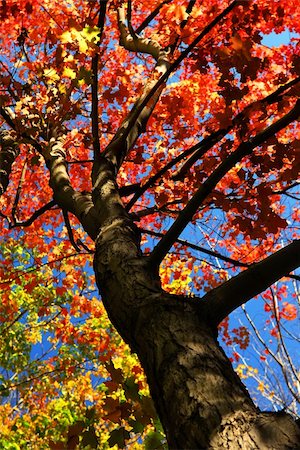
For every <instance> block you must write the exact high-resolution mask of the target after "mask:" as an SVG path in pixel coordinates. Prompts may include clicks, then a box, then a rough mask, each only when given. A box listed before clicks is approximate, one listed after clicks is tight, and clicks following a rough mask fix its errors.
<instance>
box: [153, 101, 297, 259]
mask: <svg viewBox="0 0 300 450" xmlns="http://www.w3.org/2000/svg"><path fill="white" fill-rule="evenodd" d="M299 114H300V100H297V102H296V105H295V106H294V108H293V109H292V110H291V111H290V112H289V113H287V114H286V115H285V116H283V117H282V118H281V119H279V120H277V121H276V122H275V123H273V124H272V125H270V126H269V127H267V128H266V129H265V130H263V131H261V132H260V133H258V134H257V135H256V136H254V137H253V138H250V139H249V140H248V141H247V142H242V143H241V144H240V145H239V146H238V147H237V149H236V150H235V151H234V152H233V153H232V154H231V155H229V156H228V157H227V158H226V159H225V160H224V161H223V162H222V163H221V164H220V165H219V166H218V167H217V169H216V170H215V171H214V172H213V173H212V174H211V175H210V176H209V177H208V178H207V180H206V181H205V182H204V183H203V184H202V186H200V188H199V189H198V191H196V193H195V194H194V195H193V197H192V198H191V199H190V201H189V202H188V203H187V205H186V207H185V208H184V209H183V210H182V211H181V213H180V214H179V215H178V217H177V219H176V220H175V221H174V223H173V225H172V226H171V227H170V229H169V230H168V231H167V233H166V234H165V236H164V237H163V239H161V240H160V242H159V243H158V244H157V246H156V247H155V248H154V249H153V251H152V254H151V256H150V262H151V263H152V264H153V265H159V264H160V263H161V261H162V260H163V258H164V257H165V256H166V254H167V253H168V251H169V250H170V248H171V247H172V245H173V243H174V242H175V241H176V240H177V239H178V237H179V236H180V234H181V233H182V231H183V230H184V229H185V227H186V226H187V224H188V223H189V222H190V221H191V220H192V218H193V216H194V214H196V212H197V211H198V208H199V207H200V205H201V204H202V203H203V201H204V200H205V199H206V198H207V196H208V195H209V194H210V193H211V192H212V190H213V189H214V188H215V187H216V186H217V184H218V183H219V181H221V179H222V178H223V177H224V176H225V175H226V174H227V173H228V172H229V170H231V169H232V168H233V167H234V166H235V165H236V164H237V163H238V162H239V161H241V160H242V159H243V158H244V157H245V156H246V155H249V154H250V153H251V152H252V150H253V149H254V148H255V147H257V146H259V145H261V144H262V143H263V142H265V141H267V140H268V139H269V138H271V137H272V136H274V135H275V134H276V133H278V131H280V130H282V129H283V128H285V127H286V126H287V125H289V124H290V123H291V122H293V121H294V120H296V119H297V118H298V117H299Z"/></svg>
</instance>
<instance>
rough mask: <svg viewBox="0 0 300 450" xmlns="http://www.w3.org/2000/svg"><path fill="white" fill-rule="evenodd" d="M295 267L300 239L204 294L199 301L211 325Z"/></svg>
mask: <svg viewBox="0 0 300 450" xmlns="http://www.w3.org/2000/svg"><path fill="white" fill-rule="evenodd" d="M299 265H300V240H297V241H294V242H292V243H291V244H289V245H287V246H286V247H284V248H283V249H281V250H279V251H278V252H276V253H274V254H273V255H271V256H268V257H267V258H265V259H263V260H262V261H260V262H259V263H256V264H253V265H251V266H250V267H249V268H248V269H246V270H245V271H244V272H241V273H240V274H239V275H237V276H236V277H233V278H231V279H230V280H228V281H226V282H225V283H223V284H222V285H221V286H218V287H217V288H215V289H213V290H212V291H210V292H208V294H206V295H205V296H204V297H202V300H203V301H206V302H207V310H208V314H209V317H210V319H211V323H212V324H214V325H216V326H217V325H218V324H219V323H220V322H221V321H222V320H223V319H225V317H227V316H228V314H230V313H231V312H232V311H234V310H235V309H236V308H238V307H239V306H241V305H242V304H243V303H246V302H247V301H248V300H250V299H251V298H253V297H255V295H257V294H260V293H261V292H263V291H264V290H266V289H267V288H268V287H270V286H271V285H272V284H273V283H275V281H278V280H279V279H280V278H282V277H283V276H285V275H287V274H288V273H289V272H290V271H293V270H295V269H296V268H297V267H298V266H299Z"/></svg>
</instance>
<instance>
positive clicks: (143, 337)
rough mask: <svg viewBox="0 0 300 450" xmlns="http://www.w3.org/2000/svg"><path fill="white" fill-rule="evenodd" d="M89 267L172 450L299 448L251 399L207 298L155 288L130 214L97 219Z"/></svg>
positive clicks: (290, 428) (295, 435)
mask: <svg viewBox="0 0 300 450" xmlns="http://www.w3.org/2000/svg"><path fill="white" fill-rule="evenodd" d="M94 268H95V273H96V279H97V284H98V286H99V290H100V293H101V295H102V298H103V302H104V304H105V307H106V309H107V311H108V314H109V317H110V319H111V321H112V323H113V324H114V325H115V326H116V328H117V329H118V331H119V332H120V334H121V335H122V337H123V338H124V339H125V341H126V342H128V343H129V345H130V346H131V348H132V350H133V351H135V352H136V353H137V354H138V356H139V358H140V360H141V363H142V365H143V367H144V369H145V372H146V374H147V379H148V382H149V386H150V390H151V393H152V396H153V399H154V402H155V405H156V409H157V412H158V414H159V417H160V419H161V421H162V424H163V426H164V429H165V431H166V435H167V439H168V443H169V446H170V448H171V449H232V450H234V449H243V450H247V449H249V450H250V449H251V450H252V449H266V450H267V449H268V450H270V449H274V450H280V449H282V450H283V449H298V448H300V430H299V428H298V426H297V425H296V424H295V422H294V421H293V420H292V418H291V417H290V416H288V415H287V414H284V413H282V414H273V413H261V412H260V411H259V410H258V409H257V408H256V407H255V405H254V404H253V402H252V400H251V399H250V397H249V395H248V392H247V391H246V389H245V387H244V386H243V384H242V383H241V381H240V379H239V378H238V376H237V375H236V374H235V372H234V371H233V369H232V366H231V364H230V362H229V360H228V358H227V357H226V356H225V354H224V352H223V351H222V349H221V348H220V346H219V344H218V342H217V339H216V334H217V333H216V329H213V328H211V327H210V326H209V323H208V319H207V318H208V317H209V315H208V312H207V308H208V306H209V303H208V302H201V300H199V299H198V300H195V299H190V298H183V297H177V296H171V295H169V294H167V293H165V292H164V291H163V290H162V289H161V287H160V282H159V277H158V274H157V273H156V270H155V269H153V268H151V267H150V266H149V265H148V262H147V258H145V257H142V255H141V252H140V247H139V233H138V230H137V228H136V227H135V225H134V224H133V223H132V222H131V220H130V219H129V218H127V217H124V216H123V217H117V216H112V215H111V217H109V218H108V219H106V221H105V222H104V223H103V225H102V227H101V231H100V233H99V235H98V238H97V241H96V254H95V262H94Z"/></svg>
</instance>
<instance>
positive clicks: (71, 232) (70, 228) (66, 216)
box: [62, 209, 81, 253]
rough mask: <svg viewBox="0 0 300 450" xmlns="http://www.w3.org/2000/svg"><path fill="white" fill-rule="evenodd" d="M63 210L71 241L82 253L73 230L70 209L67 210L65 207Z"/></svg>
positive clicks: (77, 250)
mask: <svg viewBox="0 0 300 450" xmlns="http://www.w3.org/2000/svg"><path fill="white" fill-rule="evenodd" d="M62 211H63V216H64V219H65V224H66V227H67V231H68V236H69V239H70V242H71V244H72V245H73V247H74V249H75V250H76V252H78V253H80V251H81V250H80V248H79V247H78V245H77V244H76V242H75V239H74V235H73V230H72V227H71V224H70V219H69V214H68V211H66V210H65V209H63V210H62Z"/></svg>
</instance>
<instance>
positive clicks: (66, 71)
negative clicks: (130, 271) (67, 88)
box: [62, 67, 76, 80]
mask: <svg viewBox="0 0 300 450" xmlns="http://www.w3.org/2000/svg"><path fill="white" fill-rule="evenodd" d="M62 76H63V77H66V78H70V79H71V80H74V79H75V78H76V72H75V71H74V70H73V69H71V68H70V67H64V70H63V73H62Z"/></svg>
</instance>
